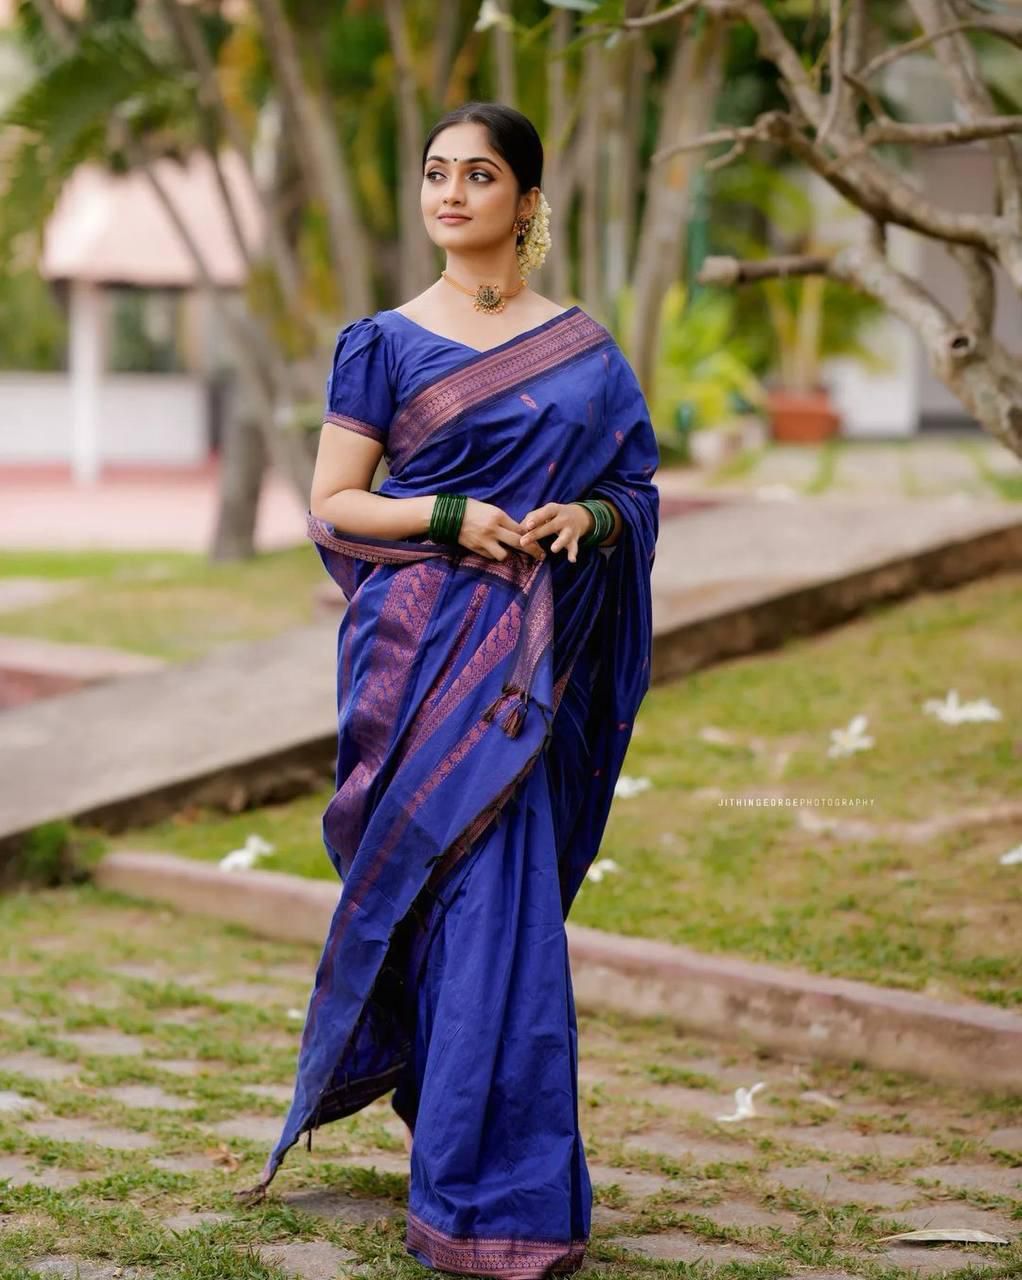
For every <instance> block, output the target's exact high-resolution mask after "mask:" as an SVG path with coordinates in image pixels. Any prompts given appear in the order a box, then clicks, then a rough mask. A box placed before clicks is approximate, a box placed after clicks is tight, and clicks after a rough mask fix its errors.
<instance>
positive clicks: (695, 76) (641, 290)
mask: <svg viewBox="0 0 1022 1280" xmlns="http://www.w3.org/2000/svg"><path fill="white" fill-rule="evenodd" d="M724 36H725V32H724V27H723V24H722V22H721V21H720V19H718V18H716V17H712V16H710V15H706V16H705V18H704V20H703V22H702V24H701V29H700V30H699V31H698V32H696V33H694V34H693V33H692V32H691V31H690V30H689V28H688V25H687V23H682V25H681V29H680V30H679V32H678V41H677V44H676V45H675V49H674V56H673V59H672V63H671V71H670V75H669V77H668V82H667V85H666V86H665V88H664V96H663V102H662V105H661V113H660V128H659V131H658V137H657V150H658V151H659V150H660V149H661V148H663V147H668V146H670V145H671V144H672V143H674V142H676V141H679V140H680V139H681V138H682V137H687V136H692V135H694V134H699V133H703V132H704V131H705V129H706V126H707V125H708V123H709V121H710V120H711V118H712V115H713V109H714V105H715V103H716V100H717V94H718V91H719V88H720V81H721V77H722V74H723V63H724V49H725V39H724ZM699 163H701V160H700V158H699V157H698V156H695V155H692V154H690V153H688V152H681V153H679V154H677V155H674V156H672V157H671V158H670V159H668V160H667V161H665V162H664V163H663V164H662V165H660V166H656V167H654V168H652V169H651V170H650V172H649V176H648V179H647V184H646V208H645V212H644V215H643V219H642V228H641V231H640V233H639V243H638V247H637V251H636V265H635V308H634V311H633V318H632V332H631V334H630V335H629V355H630V356H631V359H632V362H633V364H634V366H635V371H636V375H637V376H638V379H639V382H640V384H641V385H642V388H643V390H644V391H645V393H646V395H647V396H652V395H653V381H654V377H655V372H656V353H657V349H658V347H659V343H660V309H661V305H662V303H663V300H664V295H665V293H666V292H667V289H668V288H669V287H670V285H671V284H673V283H674V281H675V280H677V278H678V275H679V273H680V270H681V263H682V258H683V252H684V232H685V218H686V215H687V212H688V201H689V183H690V181H691V177H692V173H693V171H694V169H695V167H696V166H697V165H698V164H699Z"/></svg>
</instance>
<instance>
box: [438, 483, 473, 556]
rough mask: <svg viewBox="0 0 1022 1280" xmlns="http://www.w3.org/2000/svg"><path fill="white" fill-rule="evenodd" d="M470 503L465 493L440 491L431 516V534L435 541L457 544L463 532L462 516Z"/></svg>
mask: <svg viewBox="0 0 1022 1280" xmlns="http://www.w3.org/2000/svg"><path fill="white" fill-rule="evenodd" d="M467 505H468V495H467V494H465V493H438V494H437V496H436V501H435V502H434V503H433V513H432V515H431V516H430V518H429V536H430V537H431V538H432V539H433V541H434V542H449V543H451V544H452V545H457V542H458V534H459V533H460V532H461V518H462V516H463V515H464V514H465V507H466V506H467Z"/></svg>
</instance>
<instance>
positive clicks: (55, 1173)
mask: <svg viewBox="0 0 1022 1280" xmlns="http://www.w3.org/2000/svg"><path fill="white" fill-rule="evenodd" d="M83 1176H84V1175H83V1174H80V1173H75V1172H74V1170H73V1169H58V1168H55V1167H53V1166H50V1165H38V1164H34V1163H33V1162H31V1161H29V1160H23V1159H21V1158H20V1157H19V1156H7V1155H0V1182H3V1181H4V1179H5V1178H9V1179H10V1182H11V1185H12V1186H15V1187H28V1186H35V1187H50V1188H52V1189H53V1190H55V1191H64V1190H66V1189H67V1188H68V1187H76V1186H77V1185H78V1184H79V1182H81V1181H82V1179H83Z"/></svg>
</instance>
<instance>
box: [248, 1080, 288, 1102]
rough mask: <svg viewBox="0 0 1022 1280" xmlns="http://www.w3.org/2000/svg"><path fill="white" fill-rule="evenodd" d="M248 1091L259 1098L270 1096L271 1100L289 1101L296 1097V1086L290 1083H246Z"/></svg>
mask: <svg viewBox="0 0 1022 1280" xmlns="http://www.w3.org/2000/svg"><path fill="white" fill-rule="evenodd" d="M244 1089H245V1092H246V1093H252V1094H255V1096H256V1097H257V1098H269V1100H270V1101H271V1102H283V1103H289V1102H291V1100H292V1098H293V1097H294V1086H293V1085H290V1084H246V1085H245V1086H244Z"/></svg>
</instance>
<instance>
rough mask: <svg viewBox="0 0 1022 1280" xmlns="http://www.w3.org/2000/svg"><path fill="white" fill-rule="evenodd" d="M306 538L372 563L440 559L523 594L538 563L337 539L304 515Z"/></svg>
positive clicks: (387, 541) (421, 545)
mask: <svg viewBox="0 0 1022 1280" xmlns="http://www.w3.org/2000/svg"><path fill="white" fill-rule="evenodd" d="M305 532H306V536H307V537H308V538H310V539H311V540H312V541H313V542H318V543H319V544H320V546H322V547H326V549H327V550H328V551H336V552H338V553H339V554H341V555H346V556H351V557H352V558H353V559H355V560H368V561H369V562H370V563H372V564H412V563H414V562H415V561H416V560H427V559H441V560H447V561H449V562H450V563H451V564H454V565H464V566H465V567H466V568H469V569H478V570H481V571H482V572H483V573H488V574H490V575H491V576H492V577H495V578H500V580H501V581H502V582H507V583H510V584H511V585H512V586H514V587H516V588H517V589H518V590H519V591H525V592H527V591H528V590H529V588H530V587H531V585H532V581H533V578H534V575H535V572H536V566H537V565H540V564H542V563H543V562H542V561H541V560H537V559H536V558H535V557H534V556H531V555H528V554H527V553H525V552H522V551H518V552H516V551H515V550H514V549H513V548H512V549H509V551H508V554H507V555H506V556H505V558H504V559H503V560H491V559H490V558H489V556H484V555H480V554H479V553H478V552H476V551H466V550H465V549H464V548H458V549H455V548H454V547H451V546H446V545H442V544H440V543H436V542H429V541H427V542H409V541H404V540H402V539H397V538H393V539H392V538H364V537H362V536H357V537H356V536H355V535H354V534H348V535H345V536H339V535H338V533H337V530H336V529H335V527H334V526H333V525H332V524H330V523H329V522H328V521H326V520H321V519H320V518H319V517H318V516H314V515H313V514H312V512H311V511H308V510H306V513H305Z"/></svg>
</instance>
